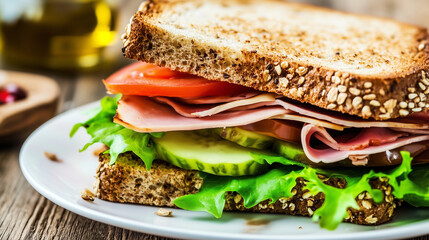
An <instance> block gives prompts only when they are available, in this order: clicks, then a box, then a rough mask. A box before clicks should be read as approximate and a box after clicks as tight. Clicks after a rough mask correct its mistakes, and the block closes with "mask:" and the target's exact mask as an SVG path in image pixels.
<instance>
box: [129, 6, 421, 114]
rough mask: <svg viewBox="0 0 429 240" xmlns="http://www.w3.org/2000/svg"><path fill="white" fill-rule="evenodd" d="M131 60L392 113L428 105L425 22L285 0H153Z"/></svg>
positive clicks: (136, 22)
mask: <svg viewBox="0 0 429 240" xmlns="http://www.w3.org/2000/svg"><path fill="white" fill-rule="evenodd" d="M123 42H124V48H123V51H124V54H125V55H126V56H127V57H128V58H132V59H137V60H141V61H146V62H151V63H155V64H157V65H160V66H166V67H168V68H171V69H174V70H179V71H184V72H189V73H192V74H196V75H198V76H202V77H205V78H207V79H210V80H219V81H227V82H231V83H236V84H241V85H244V86H248V87H252V88H255V89H258V90H261V91H269V92H275V93H278V94H282V95H284V96H286V97H288V98H291V99H295V100H299V101H301V102H307V103H311V104H313V105H316V106H319V107H321V108H325V109H330V110H335V111H340V112H343V113H348V114H352V115H357V116H360V117H362V118H365V119H367V118H374V119H377V120H387V119H390V118H396V117H405V116H407V115H409V114H411V113H413V112H421V111H426V110H427V109H428V108H429V100H428V94H429V77H428V75H427V73H426V71H428V70H429V46H428V44H427V43H428V33H427V30H426V29H425V28H422V27H418V26H414V25H410V24H404V23H399V22H395V21H392V20H387V19H382V18H376V17H369V16H362V15H356V14H350V13H344V12H339V11H334V10H329V9H325V8H320V7H314V6H310V5H304V4H297V3H288V2H285V1H281V0H267V1H258V0H189V1H182V0H149V1H147V2H145V3H144V4H142V5H141V7H140V9H139V11H138V12H137V13H136V14H135V15H134V16H133V18H132V19H131V21H130V24H129V26H127V29H126V33H125V34H124V35H123Z"/></svg>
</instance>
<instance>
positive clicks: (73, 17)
mask: <svg viewBox="0 0 429 240" xmlns="http://www.w3.org/2000/svg"><path fill="white" fill-rule="evenodd" d="M23 3H25V4H23ZM0 18H1V25H0V31H1V32H0V36H1V41H0V42H2V44H1V45H2V55H3V59H4V61H6V62H10V63H13V64H19V65H29V66H34V67H42V68H48V69H56V70H72V71H74V70H85V69H91V68H94V67H96V66H98V65H99V64H100V63H101V62H102V60H103V50H104V49H105V47H106V46H108V45H109V44H111V43H112V42H113V40H114V39H115V33H116V20H117V11H116V9H115V8H114V7H113V6H112V4H109V3H108V2H106V0H20V1H10V0H0Z"/></svg>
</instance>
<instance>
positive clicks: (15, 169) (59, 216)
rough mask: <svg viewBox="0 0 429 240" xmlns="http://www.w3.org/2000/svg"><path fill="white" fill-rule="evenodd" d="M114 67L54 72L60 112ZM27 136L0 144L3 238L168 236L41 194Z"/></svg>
mask: <svg viewBox="0 0 429 240" xmlns="http://www.w3.org/2000/svg"><path fill="white" fill-rule="evenodd" d="M0 66H1V65H0ZM114 68H118V66H117V67H114ZM111 71H112V70H110V71H106V72H105V73H98V74H97V73H96V74H91V75H75V76H59V75H55V74H50V76H51V77H53V78H54V79H56V80H57V82H58V83H59V85H60V88H61V97H60V108H59V112H63V111H65V110H68V109H70V108H74V107H77V106H80V105H83V104H86V103H89V102H92V101H95V100H97V99H100V98H101V97H102V96H103V95H104V94H105V90H104V86H103V85H102V83H101V81H100V79H102V78H104V77H106V76H108V74H109V73H110V72H111ZM24 140H25V139H24V138H21V139H16V140H14V141H13V142H11V143H8V144H1V145H0V183H1V184H0V239H30V238H32V239H152V240H161V239H166V238H162V237H157V236H152V235H148V234H144V233H137V232H133V231H129V230H125V229H122V228H118V227H113V226H109V225H106V224H103V223H99V222H96V221H93V220H89V219H87V218H84V217H81V216H79V215H77V214H74V213H72V212H70V211H68V210H65V209H63V208H62V207H59V206H57V205H55V204H54V203H52V202H51V201H49V200H48V199H46V198H45V197H43V196H41V195H40V194H39V193H38V192H36V191H35V190H34V189H33V188H32V187H31V186H30V185H29V184H28V183H27V181H26V180H25V178H24V176H23V175H22V173H21V170H20V168H19V162H18V156H19V150H20V148H21V145H22V143H23V142H24ZM415 239H419V240H423V239H429V237H428V236H425V237H420V238H415Z"/></svg>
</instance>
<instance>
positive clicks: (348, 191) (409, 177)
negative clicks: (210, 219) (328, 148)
mask: <svg viewBox="0 0 429 240" xmlns="http://www.w3.org/2000/svg"><path fill="white" fill-rule="evenodd" d="M401 154H402V157H403V161H402V164H401V165H399V166H398V167H396V168H395V169H393V170H388V171H383V172H375V171H374V170H368V169H353V171H350V170H346V169H340V170H338V169H335V170H321V169H315V168H311V167H309V166H305V165H303V164H297V163H296V162H294V161H290V160H287V159H283V160H282V159H281V157H278V156H267V155H260V154H256V153H253V155H254V156H255V158H256V159H265V160H266V161H267V162H277V163H281V164H283V165H284V166H279V167H277V168H275V169H272V170H270V171H268V172H267V173H264V174H262V175H259V176H242V177H224V176H215V175H210V174H201V176H202V177H203V178H204V182H203V185H202V188H201V190H200V191H199V192H198V193H196V194H190V195H186V196H182V197H179V198H177V199H176V200H175V201H174V204H176V205H177V206H178V207H180V208H183V209H187V210H192V211H206V212H209V213H211V214H213V215H214V216H215V217H218V218H219V217H221V216H222V211H223V208H224V205H225V194H226V193H227V192H237V193H239V194H240V195H241V196H242V197H243V200H244V206H245V207H246V208H250V207H253V206H255V205H256V204H258V203H260V202H262V201H265V200H270V202H271V203H274V202H275V201H277V200H278V199H279V198H281V197H284V198H288V197H291V196H292V194H291V191H292V188H293V187H294V186H295V184H296V179H297V178H300V177H301V178H303V179H305V180H306V186H305V187H304V189H308V190H309V191H310V193H311V194H313V195H316V194H318V193H320V192H323V194H324V195H325V201H324V203H323V204H322V206H321V207H320V208H318V209H317V210H316V211H315V212H314V215H313V220H314V221H319V224H320V226H321V227H323V228H326V229H329V230H334V229H335V228H336V227H337V226H338V225H339V224H340V223H341V222H342V221H343V219H344V218H345V217H346V216H347V209H348V208H355V209H358V205H357V203H356V200H355V198H356V197H357V196H358V195H359V194H360V193H362V192H364V191H367V192H368V193H369V194H370V195H371V196H372V197H373V199H374V201H375V202H381V201H382V200H383V197H384V195H383V193H382V192H381V191H380V190H378V189H372V188H371V186H370V184H369V181H370V180H371V179H373V178H378V177H385V178H387V179H388V181H389V184H390V185H392V187H393V190H392V194H393V195H394V196H395V197H397V198H399V199H404V200H405V201H407V202H409V203H411V204H412V205H414V206H428V205H429V181H428V178H427V176H428V170H429V169H428V165H421V166H415V169H416V170H415V171H413V170H412V168H411V161H412V158H411V157H410V155H409V153H407V152H402V153H401ZM318 174H322V175H325V176H327V177H339V178H344V179H345V180H346V181H347V187H346V188H344V189H340V188H336V187H332V186H329V185H327V184H325V183H324V182H323V181H322V180H321V179H320V178H319V177H318Z"/></svg>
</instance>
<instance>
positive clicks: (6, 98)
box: [0, 90, 14, 103]
mask: <svg viewBox="0 0 429 240" xmlns="http://www.w3.org/2000/svg"><path fill="white" fill-rule="evenodd" d="M13 100H14V97H13V96H12V95H10V94H9V92H8V91H6V90H0V103H9V102H13Z"/></svg>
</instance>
